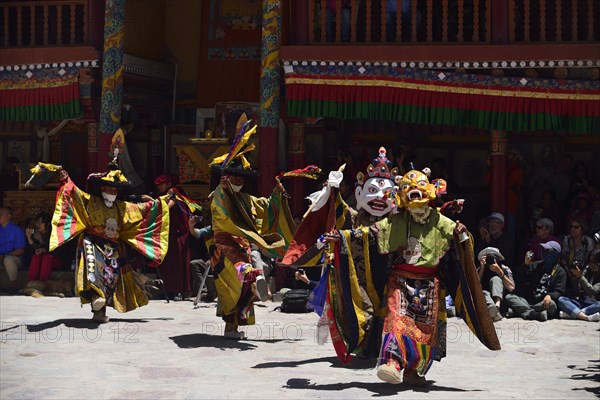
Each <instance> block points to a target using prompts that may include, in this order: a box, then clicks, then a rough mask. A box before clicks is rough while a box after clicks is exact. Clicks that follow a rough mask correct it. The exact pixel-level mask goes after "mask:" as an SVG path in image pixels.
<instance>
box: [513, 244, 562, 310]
mask: <svg viewBox="0 0 600 400" xmlns="http://www.w3.org/2000/svg"><path fill="white" fill-rule="evenodd" d="M540 246H542V260H541V261H533V257H532V255H531V254H530V253H529V254H527V255H525V260H524V264H523V266H522V269H523V270H524V271H525V274H526V276H527V281H528V284H529V286H528V287H527V289H525V290H524V291H522V292H521V296H519V295H517V294H514V293H509V294H507V295H506V304H507V305H508V307H510V308H511V309H512V314H514V315H518V316H520V317H521V318H523V319H530V320H537V321H546V320H548V319H551V318H554V317H555V316H556V315H557V314H558V307H557V305H556V304H557V302H558V298H559V297H560V296H563V295H564V294H565V290H566V287H567V274H566V272H565V270H564V269H563V268H562V267H561V265H560V264H559V262H558V261H559V257H560V252H561V247H560V244H558V242H555V241H553V240H551V241H549V242H546V243H542V244H541V245H540ZM509 316H511V312H510V310H509V312H508V313H507V317H509Z"/></svg>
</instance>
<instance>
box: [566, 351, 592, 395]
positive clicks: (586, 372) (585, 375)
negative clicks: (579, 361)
mask: <svg viewBox="0 0 600 400" xmlns="http://www.w3.org/2000/svg"><path fill="white" fill-rule="evenodd" d="M588 362H589V363H590V364H589V365H588V366H587V367H585V366H580V365H567V367H568V368H569V369H572V370H574V371H581V372H580V373H576V374H573V375H571V378H570V379H574V380H576V381H581V386H582V387H580V388H576V389H573V390H581V391H584V392H589V393H593V394H594V395H596V397H600V385H598V382H600V360H588ZM587 381H589V383H591V384H592V385H593V386H592V387H583V386H584V385H586V384H587V383H588V382H587Z"/></svg>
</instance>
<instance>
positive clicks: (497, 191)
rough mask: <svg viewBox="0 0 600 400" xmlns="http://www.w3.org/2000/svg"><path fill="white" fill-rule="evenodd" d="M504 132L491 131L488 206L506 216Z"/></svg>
mask: <svg viewBox="0 0 600 400" xmlns="http://www.w3.org/2000/svg"><path fill="white" fill-rule="evenodd" d="M506 145H507V139H506V132H503V131H492V141H491V149H490V154H491V156H490V161H491V176H490V178H491V179H490V206H491V211H493V212H500V213H502V214H504V215H506V201H507V192H506V185H507V180H506V162H507V161H506Z"/></svg>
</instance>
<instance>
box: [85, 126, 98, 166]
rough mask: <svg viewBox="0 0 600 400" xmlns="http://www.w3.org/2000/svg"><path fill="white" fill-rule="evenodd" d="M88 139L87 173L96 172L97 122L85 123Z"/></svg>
mask: <svg viewBox="0 0 600 400" xmlns="http://www.w3.org/2000/svg"><path fill="white" fill-rule="evenodd" d="M85 127H86V130H87V139H88V173H89V174H91V173H93V172H98V124H96V123H94V122H92V123H88V124H86V126H85Z"/></svg>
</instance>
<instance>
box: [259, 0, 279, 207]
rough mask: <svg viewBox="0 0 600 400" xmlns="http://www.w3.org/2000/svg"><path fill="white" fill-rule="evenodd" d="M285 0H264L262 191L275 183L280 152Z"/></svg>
mask: <svg viewBox="0 0 600 400" xmlns="http://www.w3.org/2000/svg"><path fill="white" fill-rule="evenodd" d="M280 47H281V0H263V1H262V56H261V68H260V124H259V130H258V133H259V157H260V162H259V167H260V180H259V192H260V194H261V195H263V196H266V195H268V194H269V193H271V190H273V186H274V183H275V181H274V177H275V176H276V175H278V174H279V171H278V153H279V100H280V99H279V94H280V93H279V91H280V88H279V86H280V84H281V64H280V59H279V49H280Z"/></svg>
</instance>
